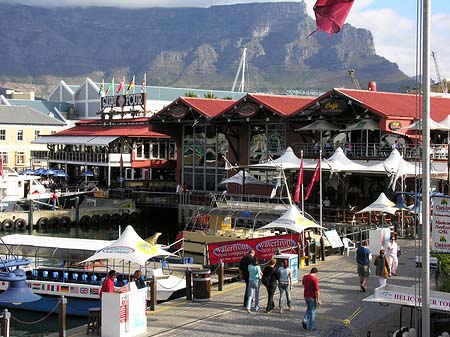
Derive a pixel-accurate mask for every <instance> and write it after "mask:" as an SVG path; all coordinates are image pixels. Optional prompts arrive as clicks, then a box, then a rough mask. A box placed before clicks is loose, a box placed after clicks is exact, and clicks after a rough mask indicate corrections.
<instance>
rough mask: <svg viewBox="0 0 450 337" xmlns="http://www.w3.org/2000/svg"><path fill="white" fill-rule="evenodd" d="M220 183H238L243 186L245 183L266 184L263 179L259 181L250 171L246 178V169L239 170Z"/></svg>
mask: <svg viewBox="0 0 450 337" xmlns="http://www.w3.org/2000/svg"><path fill="white" fill-rule="evenodd" d="M219 184H238V185H241V186H242V185H243V184H254V185H265V184H264V183H263V182H262V181H259V180H258V179H256V178H255V177H254V176H252V175H251V174H250V173H245V180H244V171H239V172H238V173H236V174H235V175H234V176H232V177H230V178H227V179H225V180H223V181H221V182H220V183H219Z"/></svg>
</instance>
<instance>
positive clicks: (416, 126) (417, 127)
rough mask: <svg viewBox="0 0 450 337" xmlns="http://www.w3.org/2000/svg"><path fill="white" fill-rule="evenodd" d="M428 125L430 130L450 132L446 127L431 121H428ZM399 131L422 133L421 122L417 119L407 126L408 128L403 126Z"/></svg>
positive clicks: (449, 128)
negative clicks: (406, 130)
mask: <svg viewBox="0 0 450 337" xmlns="http://www.w3.org/2000/svg"><path fill="white" fill-rule="evenodd" d="M428 123H429V125H430V130H442V131H450V127H447V126H445V125H442V124H440V123H438V122H436V121H434V120H432V119H430V120H429V121H428ZM401 129H403V130H404V129H408V130H417V131H422V120H421V119H419V120H418V121H416V122H414V123H412V124H410V125H408V126H404V127H402V128H401Z"/></svg>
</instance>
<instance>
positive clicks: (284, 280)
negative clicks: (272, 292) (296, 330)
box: [278, 260, 292, 314]
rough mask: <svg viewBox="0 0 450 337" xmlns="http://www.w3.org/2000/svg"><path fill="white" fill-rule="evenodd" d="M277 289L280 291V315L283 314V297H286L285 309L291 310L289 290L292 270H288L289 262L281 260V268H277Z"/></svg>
mask: <svg viewBox="0 0 450 337" xmlns="http://www.w3.org/2000/svg"><path fill="white" fill-rule="evenodd" d="M278 289H280V299H279V306H280V314H282V313H284V308H283V302H284V301H283V297H284V296H286V301H287V308H288V310H291V289H292V270H291V268H289V261H288V260H283V262H282V264H281V267H280V268H278Z"/></svg>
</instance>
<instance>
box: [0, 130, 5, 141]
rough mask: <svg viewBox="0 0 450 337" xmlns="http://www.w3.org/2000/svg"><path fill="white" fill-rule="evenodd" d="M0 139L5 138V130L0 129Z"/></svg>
mask: <svg viewBox="0 0 450 337" xmlns="http://www.w3.org/2000/svg"><path fill="white" fill-rule="evenodd" d="M0 140H6V130H5V129H2V130H0Z"/></svg>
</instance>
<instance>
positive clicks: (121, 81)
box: [116, 77, 125, 94]
mask: <svg viewBox="0 0 450 337" xmlns="http://www.w3.org/2000/svg"><path fill="white" fill-rule="evenodd" d="M124 85H125V77H122V79H121V80H120V83H119V86H118V87H117V92H116V93H117V94H118V93H120V92H121V91H122V89H123V87H124Z"/></svg>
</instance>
